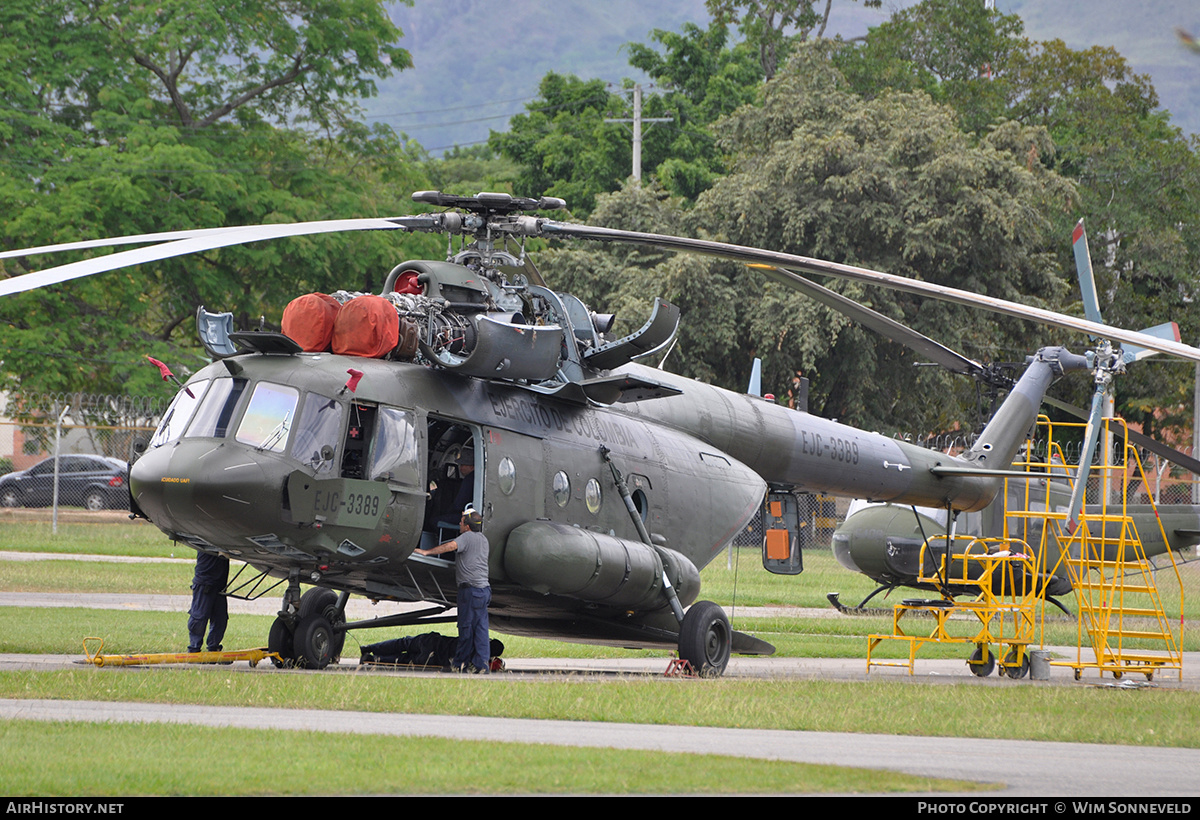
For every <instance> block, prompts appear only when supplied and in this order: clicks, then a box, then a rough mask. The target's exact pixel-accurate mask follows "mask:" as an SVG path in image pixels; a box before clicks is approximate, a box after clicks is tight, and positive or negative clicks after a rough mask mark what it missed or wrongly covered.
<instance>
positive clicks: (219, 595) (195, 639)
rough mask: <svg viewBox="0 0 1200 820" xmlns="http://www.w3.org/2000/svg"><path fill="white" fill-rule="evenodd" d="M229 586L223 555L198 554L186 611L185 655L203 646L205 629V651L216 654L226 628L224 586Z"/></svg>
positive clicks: (226, 601) (226, 615) (227, 620)
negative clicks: (186, 636)
mask: <svg viewBox="0 0 1200 820" xmlns="http://www.w3.org/2000/svg"><path fill="white" fill-rule="evenodd" d="M227 583H229V559H228V558H226V557H225V556H224V555H219V554H214V553H209V552H198V553H197V554H196V574H195V575H194V576H193V577H192V608H191V609H190V610H188V652H199V651H200V650H201V648H202V647H203V646H204V629H205V627H207V628H208V651H209V652H220V651H221V649H222V647H221V641H222V640H224V638H225V627H226V626H228V625H229V601H228V599H226V597H225V585H226V584H227Z"/></svg>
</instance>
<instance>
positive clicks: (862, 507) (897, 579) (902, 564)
mask: <svg viewBox="0 0 1200 820" xmlns="http://www.w3.org/2000/svg"><path fill="white" fill-rule="evenodd" d="M1071 243H1072V249H1073V251H1074V257H1075V265H1076V273H1077V275H1078V279H1079V286H1080V293H1081V295H1082V297H1083V299H1082V301H1083V305H1084V312H1085V314H1086V316H1087V318H1088V319H1089V320H1090V321H1092V322H1095V323H1097V324H1101V323H1102V322H1103V318H1102V316H1101V313H1100V305H1099V299H1098V298H1097V295H1096V285H1095V278H1094V275H1093V272H1092V263H1091V256H1090V254H1089V252H1088V245H1087V234H1086V231H1085V230H1084V224H1083V220H1082V219H1081V220H1079V222H1078V223H1077V224H1076V226H1075V228H1074V230H1073V231H1072V235H1071ZM804 291H805V293H807V295H809V296H810V297H811V298H813V299H816V300H817V301H819V302H822V303H824V304H826V305H828V306H830V307H834V308H836V309H838V310H841V311H842V312H845V313H847V314H848V315H851V316H852V317H853V318H855V319H856V320H857V321H859V322H860V323H862V324H864V325H865V326H867V327H869V328H871V329H872V330H874V331H876V332H877V333H880V334H882V335H884V336H885V337H887V338H890V339H892V340H893V341H896V342H898V343H900V344H904V345H906V346H907V347H909V348H911V349H913V350H915V351H916V352H918V353H921V354H922V355H924V356H926V357H928V358H929V359H931V360H932V361H933V362H934V363H936V364H939V365H941V366H943V367H945V368H946V369H948V370H950V371H951V372H954V373H959V374H962V375H967V376H971V377H972V378H974V379H976V380H977V381H978V382H980V383H982V384H984V385H986V386H987V387H988V388H990V389H991V390H992V391H993V394H994V392H995V391H998V390H1007V389H1009V388H1010V387H1011V386H1012V383H1013V382H1012V379H1011V378H1010V377H1009V376H1008V375H1007V372H1006V370H1005V369H1004V368H1001V367H998V366H995V365H982V364H980V363H978V362H975V361H972V360H970V359H967V358H966V357H965V356H962V355H960V354H959V353H957V352H955V351H953V350H951V349H949V348H947V347H945V346H944V345H942V344H940V343H939V342H936V341H934V340H933V339H930V338H928V337H927V336H924V335H922V334H920V333H917V332H916V331H913V330H912V329H911V328H908V327H905V326H903V325H900V324H898V323H896V322H893V321H892V320H890V319H888V318H887V317H885V316H882V315H880V314H878V313H876V312H875V311H872V310H870V309H869V308H866V307H864V306H862V305H858V304H857V303H854V302H851V301H850V300H848V299H846V298H845V297H843V296H841V295H839V294H837V293H834V292H830V291H827V290H826V289H824V288H821V287H820V286H819V285H815V284H813V283H808V284H807V285H806V286H804ZM1142 333H1144V334H1147V335H1150V336H1154V337H1156V338H1160V339H1169V340H1174V341H1178V340H1179V327H1178V325H1176V324H1175V323H1174V322H1165V323H1162V324H1159V325H1156V326H1154V327H1151V328H1148V329H1146V330H1143V331H1142ZM1154 353H1155V351H1153V350H1148V349H1145V348H1141V347H1138V346H1137V345H1134V344H1126V345H1125V346H1124V348H1123V349H1122V351H1121V355H1120V357H1119V360H1120V365H1121V366H1122V367H1123V366H1125V365H1130V364H1132V363H1134V362H1136V361H1139V360H1141V359H1144V358H1146V357H1148V356H1151V355H1153V354H1154ZM1106 386H1107V385H1106ZM1097 395H1098V397H1099V398H1101V399H1103V404H1104V415H1106V416H1111V415H1112V394H1111V391H1109V390H1103V391H1098V393H1097ZM1043 402H1045V403H1046V404H1049V405H1051V406H1053V407H1056V408H1058V409H1059V410H1063V411H1065V412H1066V413H1067V414H1068V415H1070V416H1074V417H1075V418H1077V419H1081V420H1089V419H1090V418H1091V417H1092V416H1093V415H1094V414H1095V412H1094V411H1093V412H1089V411H1086V410H1083V409H1081V408H1078V407H1075V406H1073V405H1071V404H1068V403H1066V402H1063V401H1060V400H1057V399H1055V398H1053V397H1051V396H1045V397H1043ZM1113 429H1114V430H1119V429H1120V428H1115V427H1114V428H1113ZM1120 435H1122V436H1127V437H1128V438H1129V440H1130V441H1131V443H1133V444H1134V445H1135V446H1137V447H1139V448H1142V449H1143V450H1147V451H1150V452H1153V453H1154V454H1156V455H1158V456H1159V457H1161V458H1164V459H1166V460H1167V461H1170V462H1172V463H1175V464H1178V465H1179V466H1181V467H1183V468H1184V469H1187V470H1189V471H1191V472H1192V473H1194V474H1197V475H1200V461H1197V460H1196V459H1194V458H1192V457H1191V456H1188V455H1187V454H1185V453H1182V452H1179V451H1178V450H1175V449H1173V448H1170V447H1167V446H1166V445H1164V444H1162V443H1161V442H1158V441H1156V440H1154V439H1152V438H1150V437H1148V436H1145V435H1143V434H1141V433H1138V432H1136V431H1133V430H1123V431H1120ZM1090 446H1091V448H1093V449H1094V446H1095V439H1094V438H1093V440H1092V442H1091V445H1090ZM1106 446H1108V447H1110V448H1111V444H1106ZM1088 447H1089V445H1088V443H1087V442H1086V441H1085V442H1083V443H1082V444H1081V452H1083V451H1084V448H1088ZM1087 452H1088V453H1089V454H1090V452H1091V450H1090V449H1089V450H1087ZM1085 469H1086V468H1085ZM1055 472H1057V473H1058V475H1057V476H1042V477H1039V478H1036V479H1028V480H1021V479H1020V478H1018V477H1016V476H1014V477H1012V478H1011V479H1010V481H1009V482H1008V487H1007V490H1006V492H1005V493H1000V494H998V495H997V496H996V498H995V500H994V501H993V502H992V503H991V504H989V505H988V506H987V507H985V508H984V509H983V510H981V511H979V512H972V513H968V514H966V515H965V516H963V517H962V519H961V520H960V521H959V522H958V528H957V532H958V534H959V535H960V536H963V537H972V538H996V537H999V536H1000V535H1001V534H1002V533H1003V532H1004V531H1005V523H1006V517H1007V518H1008V520H1007V523H1008V526H1009V529H1010V531H1011V532H1013V534H1014V535H1016V537H1019V538H1021V540H1023V541H1024V542H1025V543H1027V544H1029V545H1031V546H1032V547H1034V548H1035V549H1036V548H1037V545H1038V544H1040V543H1041V541H1042V533H1041V522H1040V521H1038V520H1037V519H1036V518H1029V517H1025V516H1017V517H1008V512H1009V511H1012V510H1023V509H1025V506H1026V504H1027V500H1026V499H1027V498H1034V499H1038V500H1037V502H1036V503H1037V504H1040V505H1042V506H1044V507H1048V508H1049V509H1051V510H1054V511H1065V510H1071V509H1075V510H1076V511H1077V510H1078V507H1077V506H1073V505H1077V504H1078V503H1079V498H1078V497H1077V495H1076V493H1075V492H1074V487H1073V486H1072V484H1071V482H1070V481H1069V480H1068V479H1069V478H1070V477H1071V476H1070V475H1069V474H1068V471H1067V470H1066V469H1065V468H1063V469H1062V470H1056V471H1055ZM1081 486H1082V482H1075V487H1081ZM1124 511H1125V513H1126V514H1127V515H1128V516H1129V517H1130V518H1131V519H1132V521H1133V522H1134V526H1135V527H1136V529H1137V532H1138V533H1139V535H1140V538H1141V542H1142V548H1143V551H1144V554H1145V555H1146V557H1147V558H1150V557H1153V556H1156V555H1162V554H1164V553H1166V552H1168V551H1171V552H1182V551H1183V550H1186V549H1188V548H1190V547H1194V546H1196V545H1197V544H1200V507H1197V506H1194V505H1171V506H1168V507H1158V508H1156V507H1154V506H1152V505H1149V504H1128V505H1125V507H1124ZM1158 524H1161V528H1160V527H1159V526H1158ZM1118 527H1119V525H1118V524H1116V523H1115V522H1114V523H1110V524H1108V525H1107V529H1112V530H1115V529H1116V528H1118ZM948 531H949V525H948V516H947V511H946V510H945V509H944V508H943V509H938V508H931V507H920V506H911V507H910V506H902V505H897V504H892V503H887V502H883V503H879V502H868V501H864V500H862V499H856V500H855V501H853V502H852V503H851V505H850V508H849V510H848V512H847V515H846V519H845V521H843V523H842V524H841V525H840V526H839V527H838V528H837V529H836V530H835V531H834V533H833V536H832V539H831V546H832V551H833V555H834V557H835V559H836V560H837V561H838V563H839V564H841V565H842V566H843V567H845V568H846V569H849V570H851V571H853V572H859V573H862V574H864V575H866V576H867V577H869V578H870V579H871V580H873V581H875V582H876V583H877V584H879V586H878V588H876V589H875V590H874V591H872V592H871V593H870V594H869V595H867V597H866V598H865V599H863V601H862V602H861V603H859V604H858V605H857V606H855V607H847V606H845V605H844V604H842V602H841V601H840V600H839V595H838V594H837V593H830V594H829V596H828V598H829V601H830V603H831V604H832V605H833V606H834V607H835V608H837V609H838V610H839V611H842V612H861V611H863V610H864V608H865V606H866V604H867V603H868V602H869V601H870V600H871V599H872V598H874V597H875V596H876V595H878V594H880V593H886V592H891V591H892V590H895V589H897V588H902V587H908V588H912V589H920V590H927V591H939V592H944V593H946V594H950V595H953V594H965V595H974V594H977V592H978V590H977V589H975V588H971V587H967V588H963V589H961V590H955V589H946V588H943V587H941V586H940V585H936V584H931V583H928V582H921V581H919V580H918V577H919V568H920V556H921V551H922V549H923V547H924V545H925V544H926V542H927V541H928V542H929V543H931V544H936V543H938V541H939V540H940V538H939V537H941V536H945V535H946V533H947V532H948ZM1117 535H1118V533H1117V532H1115V531H1106V533H1105V537H1106V539H1107V540H1109V541H1113V542H1115V541H1116V536H1117ZM1050 549H1051V551H1052V554H1051V555H1050V556H1049V557H1048V560H1047V565H1048V566H1054V565H1055V564H1056V563H1057V551H1059V550H1060V547H1059V546H1058V541H1057V537H1056V536H1055V535H1054V534H1053V533H1051V542H1050ZM1040 583H1041V584H1043V585H1044V587H1045V590H1046V594H1047V596H1048V597H1049V599H1050V600H1051V601H1052V602H1053V603H1055V604H1056V605H1058V606H1059V607H1060V608H1061V607H1062V604H1060V603H1059V602H1058V601H1056V600H1054V598H1055V596H1060V595H1066V594H1069V593H1070V592H1071V584H1070V582H1069V581H1068V580H1067V578H1066V577H1064V576H1046V577H1043V578H1041V579H1040Z"/></svg>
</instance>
